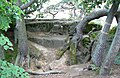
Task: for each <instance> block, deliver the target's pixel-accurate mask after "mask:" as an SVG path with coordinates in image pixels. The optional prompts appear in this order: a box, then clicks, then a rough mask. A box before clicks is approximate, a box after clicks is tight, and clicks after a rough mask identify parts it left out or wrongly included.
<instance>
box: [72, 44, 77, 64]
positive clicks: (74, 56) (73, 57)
mask: <svg viewBox="0 0 120 78" xmlns="http://www.w3.org/2000/svg"><path fill="white" fill-rule="evenodd" d="M70 62H71V63H70V65H72V64H77V57H76V46H75V44H74V43H72V42H71V43H70Z"/></svg>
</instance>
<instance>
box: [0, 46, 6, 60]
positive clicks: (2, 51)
mask: <svg viewBox="0 0 120 78" xmlns="http://www.w3.org/2000/svg"><path fill="white" fill-rule="evenodd" d="M0 59H5V55H4V49H3V47H2V46H0Z"/></svg>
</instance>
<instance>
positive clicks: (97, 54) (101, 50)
mask: <svg viewBox="0 0 120 78" xmlns="http://www.w3.org/2000/svg"><path fill="white" fill-rule="evenodd" d="M118 6H119V3H118V2H114V3H113V5H112V7H111V9H110V11H109V13H108V15H107V19H106V21H105V25H104V26H103V28H102V30H101V33H100V36H99V39H98V43H97V46H96V48H95V51H94V52H93V53H94V54H93V56H92V61H93V63H94V64H95V65H96V66H101V64H102V62H103V60H104V57H105V56H104V55H105V49H106V42H107V38H108V32H109V29H110V26H111V23H112V20H113V18H114V15H115V13H116V12H117V9H118Z"/></svg>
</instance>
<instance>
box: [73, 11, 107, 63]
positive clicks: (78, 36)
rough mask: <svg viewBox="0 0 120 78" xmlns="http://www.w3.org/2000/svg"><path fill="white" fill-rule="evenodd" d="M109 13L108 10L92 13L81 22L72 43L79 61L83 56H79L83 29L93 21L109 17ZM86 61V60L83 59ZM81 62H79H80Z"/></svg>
mask: <svg viewBox="0 0 120 78" xmlns="http://www.w3.org/2000/svg"><path fill="white" fill-rule="evenodd" d="M107 13H108V11H107V10H99V11H94V12H92V13H90V14H89V15H86V16H85V17H84V18H83V19H82V20H81V21H80V23H79V24H78V25H77V26H76V28H75V29H76V30H75V35H74V36H73V37H72V40H71V43H72V44H74V45H73V46H74V48H76V50H75V51H76V52H75V53H76V56H77V59H79V58H80V57H81V56H82V55H77V54H79V53H78V52H79V51H78V50H77V48H80V46H78V43H80V41H81V40H82V39H83V29H84V28H85V26H86V25H87V24H88V23H89V22H90V21H91V20H93V19H98V18H100V17H102V16H105V15H107ZM83 60H84V59H83ZM78 62H79V60H78Z"/></svg>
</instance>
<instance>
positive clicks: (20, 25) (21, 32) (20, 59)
mask: <svg viewBox="0 0 120 78" xmlns="http://www.w3.org/2000/svg"><path fill="white" fill-rule="evenodd" d="M16 29H17V31H18V32H17V34H18V56H17V61H16V62H17V63H18V65H20V66H23V67H26V66H27V67H28V66H29V53H28V41H27V34H26V27H25V20H24V16H22V19H21V20H16Z"/></svg>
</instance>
